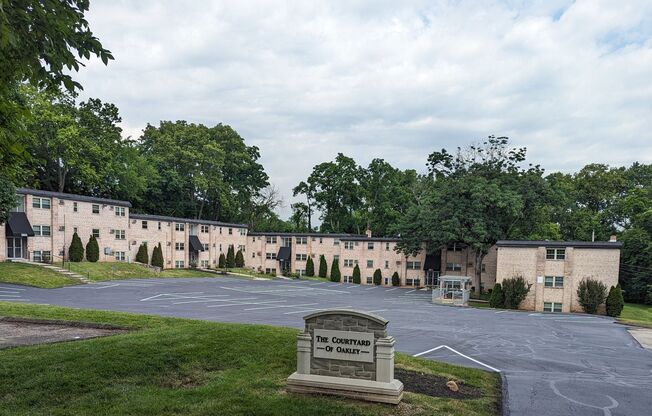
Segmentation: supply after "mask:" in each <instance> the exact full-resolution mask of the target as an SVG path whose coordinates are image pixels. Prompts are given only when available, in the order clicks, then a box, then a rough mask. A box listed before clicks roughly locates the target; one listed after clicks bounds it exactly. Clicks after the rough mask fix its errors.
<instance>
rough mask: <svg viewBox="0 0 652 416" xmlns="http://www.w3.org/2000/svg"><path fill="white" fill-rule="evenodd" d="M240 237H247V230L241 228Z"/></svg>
mask: <svg viewBox="0 0 652 416" xmlns="http://www.w3.org/2000/svg"><path fill="white" fill-rule="evenodd" d="M239 231H240V235H247V229H246V228H240V229H239Z"/></svg>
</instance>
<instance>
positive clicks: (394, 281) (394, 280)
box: [392, 272, 401, 286]
mask: <svg viewBox="0 0 652 416" xmlns="http://www.w3.org/2000/svg"><path fill="white" fill-rule="evenodd" d="M400 285H401V278H400V277H398V272H394V274H393V275H392V286H400Z"/></svg>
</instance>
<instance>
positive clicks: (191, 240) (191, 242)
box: [188, 235, 204, 251]
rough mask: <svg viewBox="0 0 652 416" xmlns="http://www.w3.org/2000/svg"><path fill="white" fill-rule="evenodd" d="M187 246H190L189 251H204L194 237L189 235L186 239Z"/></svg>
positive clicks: (197, 238) (197, 239)
mask: <svg viewBox="0 0 652 416" xmlns="http://www.w3.org/2000/svg"><path fill="white" fill-rule="evenodd" d="M188 244H189V245H190V250H191V251H204V246H203V245H202V243H201V241H199V237H197V236H196V235H191V236H190V237H189V238H188Z"/></svg>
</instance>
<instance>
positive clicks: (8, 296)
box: [0, 295, 20, 298]
mask: <svg viewBox="0 0 652 416" xmlns="http://www.w3.org/2000/svg"><path fill="white" fill-rule="evenodd" d="M0 296H2V297H5V298H19V297H20V295H0Z"/></svg>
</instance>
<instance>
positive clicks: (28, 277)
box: [0, 262, 81, 288]
mask: <svg viewBox="0 0 652 416" xmlns="http://www.w3.org/2000/svg"><path fill="white" fill-rule="evenodd" d="M0 282H4V283H16V284H19V285H26V286H36V287H44V288H55V287H62V286H68V285H77V284H79V283H81V282H80V281H79V280H77V279H73V278H71V277H68V276H64V275H62V274H59V273H57V272H55V271H52V270H48V269H44V268H43V267H40V266H34V265H32V264H24V263H13V262H2V263H0Z"/></svg>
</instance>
